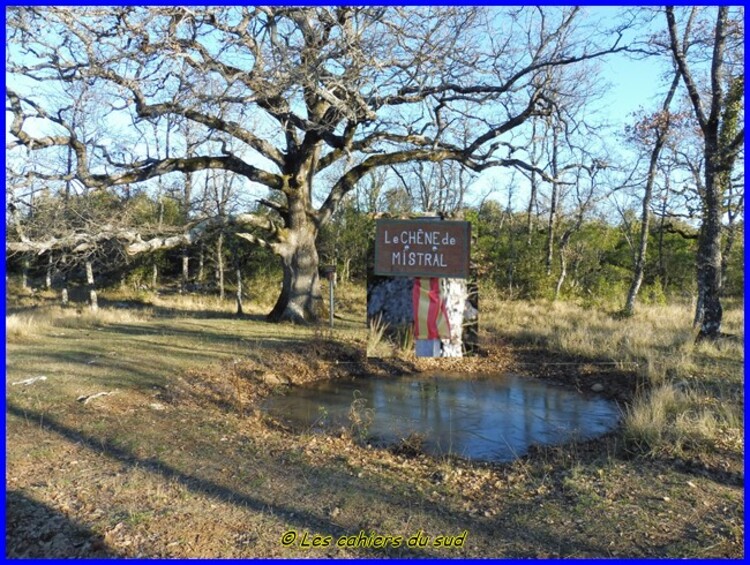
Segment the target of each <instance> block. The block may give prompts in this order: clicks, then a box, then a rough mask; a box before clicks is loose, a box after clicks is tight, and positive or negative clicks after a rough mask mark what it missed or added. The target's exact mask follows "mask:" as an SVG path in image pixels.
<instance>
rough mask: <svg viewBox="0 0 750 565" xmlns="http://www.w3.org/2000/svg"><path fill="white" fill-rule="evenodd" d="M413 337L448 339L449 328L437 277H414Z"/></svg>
mask: <svg viewBox="0 0 750 565" xmlns="http://www.w3.org/2000/svg"><path fill="white" fill-rule="evenodd" d="M412 301H413V304H414V338H415V339H450V335H451V328H450V324H449V322H448V312H447V310H446V309H445V300H444V299H442V298H441V297H440V281H439V279H437V278H430V279H424V278H415V279H414V289H413V290H412Z"/></svg>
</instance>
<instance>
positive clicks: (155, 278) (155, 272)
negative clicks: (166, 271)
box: [151, 263, 159, 290]
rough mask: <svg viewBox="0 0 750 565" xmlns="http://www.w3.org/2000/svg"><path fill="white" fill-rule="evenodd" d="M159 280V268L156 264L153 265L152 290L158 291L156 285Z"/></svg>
mask: <svg viewBox="0 0 750 565" xmlns="http://www.w3.org/2000/svg"><path fill="white" fill-rule="evenodd" d="M158 279H159V267H157V266H156V263H152V264H151V289H152V290H156V283H157V282H158Z"/></svg>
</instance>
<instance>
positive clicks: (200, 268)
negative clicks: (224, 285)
mask: <svg viewBox="0 0 750 565" xmlns="http://www.w3.org/2000/svg"><path fill="white" fill-rule="evenodd" d="M205 252H206V246H205V245H204V244H203V243H201V246H200V250H199V252H198V276H197V280H198V282H200V283H202V282H203V279H204V278H205V272H204V269H203V267H204V264H203V263H204V256H205Z"/></svg>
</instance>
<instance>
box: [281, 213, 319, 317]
mask: <svg viewBox="0 0 750 565" xmlns="http://www.w3.org/2000/svg"><path fill="white" fill-rule="evenodd" d="M316 235H317V233H316V230H315V228H314V227H312V226H311V225H310V224H309V223H306V222H305V223H304V224H302V225H300V226H299V227H298V228H297V229H296V230H294V231H293V232H290V234H289V236H288V239H287V241H285V242H284V243H282V244H279V245H278V246H277V248H276V249H277V254H278V255H280V257H281V263H282V267H283V270H284V279H283V283H282V287H281V295H280V296H279V299H278V300H277V301H276V305H275V306H274V307H273V310H271V313H270V314H268V320H269V321H271V322H279V321H282V320H289V321H292V322H298V323H305V322H316V321H318V319H320V316H321V314H322V312H323V298H322V296H321V292H320V277H319V274H318V250H317V249H316V248H315V237H316Z"/></svg>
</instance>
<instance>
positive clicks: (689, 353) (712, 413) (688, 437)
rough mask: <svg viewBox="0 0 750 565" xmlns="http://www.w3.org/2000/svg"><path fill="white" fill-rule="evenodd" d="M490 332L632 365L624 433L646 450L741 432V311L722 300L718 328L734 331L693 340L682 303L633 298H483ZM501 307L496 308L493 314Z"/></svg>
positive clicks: (682, 448)
mask: <svg viewBox="0 0 750 565" xmlns="http://www.w3.org/2000/svg"><path fill="white" fill-rule="evenodd" d="M482 307H483V313H486V312H487V310H489V311H490V312H497V314H498V315H492V314H490V315H489V316H487V315H486V314H485V317H484V318H483V320H486V322H485V324H486V327H487V329H488V330H489V331H490V334H491V335H493V336H495V337H498V336H499V337H502V338H505V339H509V340H512V341H513V342H515V343H523V344H526V345H530V346H533V347H535V348H538V349H540V350H544V351H548V352H557V353H561V354H565V355H568V356H571V357H573V358H577V359H581V360H588V361H589V362H590V363H591V365H592V367H596V366H597V364H598V363H601V364H602V365H601V367H602V370H604V369H605V368H606V367H607V364H608V363H611V364H612V365H614V366H615V367H617V368H619V369H621V370H623V371H626V372H632V371H635V372H636V373H637V375H638V377H639V380H640V392H639V394H638V396H637V398H636V399H635V401H634V403H633V404H632V405H631V406H629V407H628V408H627V409H626V410H625V413H624V419H623V420H624V422H623V429H624V434H625V440H626V442H627V443H628V445H630V446H631V447H632V448H633V449H636V450H638V451H643V452H646V453H650V454H652V455H653V454H657V453H665V452H668V453H671V454H673V455H680V456H681V455H684V454H685V453H686V451H695V450H696V449H698V448H699V446H702V447H700V449H704V450H709V451H710V450H711V446H714V445H716V442H719V444H721V445H722V446H723V445H724V444H725V443H726V442H729V443H731V444H732V445H734V446H735V448H736V446H737V442H740V443H741V440H742V437H743V435H744V431H743V428H742V426H743V424H742V422H743V417H744V387H743V383H744V377H743V363H744V348H743V338H744V329H743V322H744V311H743V309H742V308H741V306H740V307H737V306H735V307H731V305H730V307H728V308H726V310H725V316H724V331H725V332H727V333H730V334H734V335H735V336H736V339H733V340H722V341H720V342H718V343H710V342H700V343H697V344H696V342H695V337H696V331H695V330H693V329H692V328H691V322H692V312H691V311H690V307H689V306H686V305H684V304H671V305H640V306H639V307H638V309H637V311H636V313H635V315H634V316H632V317H629V318H624V319H623V318H620V317H618V316H616V315H615V313H616V310H614V309H613V310H612V311H603V310H593V309H589V308H584V307H582V306H578V305H576V304H571V303H563V302H549V301H532V302H503V303H499V302H498V301H493V300H489V301H485V300H483V302H482ZM500 313H501V315H500ZM488 318H489V320H488Z"/></svg>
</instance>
